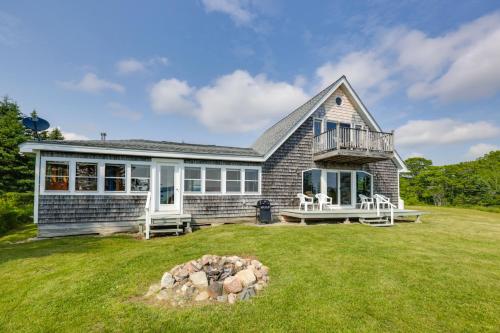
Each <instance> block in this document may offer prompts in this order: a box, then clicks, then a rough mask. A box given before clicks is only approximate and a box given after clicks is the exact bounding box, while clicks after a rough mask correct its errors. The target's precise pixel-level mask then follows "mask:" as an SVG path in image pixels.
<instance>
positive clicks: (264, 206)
mask: <svg viewBox="0 0 500 333" xmlns="http://www.w3.org/2000/svg"><path fill="white" fill-rule="evenodd" d="M256 206H257V210H258V211H259V216H258V218H259V222H260V223H271V221H272V219H273V215H272V213H271V202H270V201H269V200H259V201H257V205H256Z"/></svg>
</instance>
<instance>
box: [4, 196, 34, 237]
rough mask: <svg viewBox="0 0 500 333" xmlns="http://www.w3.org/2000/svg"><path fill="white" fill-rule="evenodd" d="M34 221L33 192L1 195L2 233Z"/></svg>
mask: <svg viewBox="0 0 500 333" xmlns="http://www.w3.org/2000/svg"><path fill="white" fill-rule="evenodd" d="M31 221H33V193H14V192H10V193H5V194H3V195H1V196H0V234H4V233H5V232H7V231H9V230H11V229H13V228H15V227H16V226H19V225H21V224H23V223H28V222H31Z"/></svg>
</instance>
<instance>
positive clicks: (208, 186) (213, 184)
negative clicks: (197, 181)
mask: <svg viewBox="0 0 500 333" xmlns="http://www.w3.org/2000/svg"><path fill="white" fill-rule="evenodd" d="M220 183H221V182H220V180H207V181H205V192H220V191H221V189H220Z"/></svg>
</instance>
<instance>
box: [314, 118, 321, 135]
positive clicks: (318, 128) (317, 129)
mask: <svg viewBox="0 0 500 333" xmlns="http://www.w3.org/2000/svg"><path fill="white" fill-rule="evenodd" d="M322 123H323V121H322V120H321V119H314V136H317V135H320V134H321V124H322Z"/></svg>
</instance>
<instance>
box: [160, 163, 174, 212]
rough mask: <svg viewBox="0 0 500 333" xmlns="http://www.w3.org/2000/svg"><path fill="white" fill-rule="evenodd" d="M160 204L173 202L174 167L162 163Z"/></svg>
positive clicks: (171, 203)
mask: <svg viewBox="0 0 500 333" xmlns="http://www.w3.org/2000/svg"><path fill="white" fill-rule="evenodd" d="M160 204H161V205H173V204H175V167H174V166H173V165H162V166H161V168H160Z"/></svg>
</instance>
